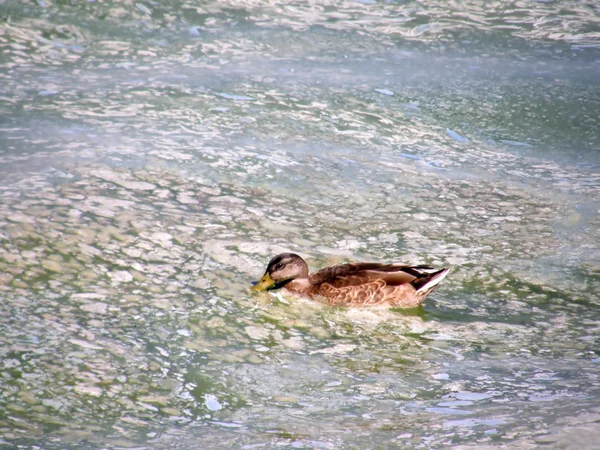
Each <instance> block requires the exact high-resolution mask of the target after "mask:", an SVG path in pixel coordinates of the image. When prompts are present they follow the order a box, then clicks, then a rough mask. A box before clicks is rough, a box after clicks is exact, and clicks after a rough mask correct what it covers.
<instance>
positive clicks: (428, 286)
mask: <svg viewBox="0 0 600 450" xmlns="http://www.w3.org/2000/svg"><path fill="white" fill-rule="evenodd" d="M449 271H450V269H444V271H442V272H440V273H439V274H438V275H436V276H434V277H433V278H432V279H431V280H429V281H428V282H427V283H425V284H424V285H423V286H421V287H420V288H419V290H417V294H424V293H426V292H429V291H431V290H432V289H433V288H434V287H436V286H437V285H438V284H439V283H440V282H441V281H442V280H443V279H444V278H446V275H448V272H449Z"/></svg>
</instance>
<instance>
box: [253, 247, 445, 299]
mask: <svg viewBox="0 0 600 450" xmlns="http://www.w3.org/2000/svg"><path fill="white" fill-rule="evenodd" d="M449 270H450V269H439V270H437V269H434V268H432V267H429V266H405V265H400V264H381V263H368V262H359V263H351V264H340V265H337V266H332V267H326V268H325V269H321V270H319V271H317V272H313V273H311V274H309V273H308V265H307V264H306V262H305V261H304V260H303V259H302V258H301V257H300V256H298V255H296V254H294V253H282V254H280V255H277V256H275V257H274V258H273V259H271V261H269V265H268V266H267V270H266V271H265V274H264V275H263V277H262V278H261V279H260V281H258V282H257V283H256V284H255V285H254V287H253V288H252V289H253V290H254V291H266V290H272V289H280V288H283V289H284V290H285V291H287V292H291V293H294V294H299V295H303V296H307V297H312V298H315V299H317V300H321V301H324V302H325V303H328V304H330V305H336V306H376V305H387V306H391V307H395V308H414V307H417V306H420V305H421V304H422V303H423V301H424V300H425V297H427V296H428V295H429V294H430V293H431V292H432V291H433V290H434V289H435V288H436V286H437V285H438V284H439V283H440V282H441V281H442V280H443V279H444V278H445V277H446V275H447V274H448V271H449Z"/></svg>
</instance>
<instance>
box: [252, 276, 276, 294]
mask: <svg viewBox="0 0 600 450" xmlns="http://www.w3.org/2000/svg"><path fill="white" fill-rule="evenodd" d="M274 285H275V282H274V281H273V279H272V278H271V277H270V276H269V274H268V273H265V274H264V275H263V277H262V278H261V279H260V281H259V282H258V283H256V284H255V285H254V286H253V287H252V290H253V291H266V290H267V289H269V288H270V287H272V286H274Z"/></svg>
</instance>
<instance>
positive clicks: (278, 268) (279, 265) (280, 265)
mask: <svg viewBox="0 0 600 450" xmlns="http://www.w3.org/2000/svg"><path fill="white" fill-rule="evenodd" d="M274 269H275V270H281V269H283V264H281V263H279V264H275V267H274Z"/></svg>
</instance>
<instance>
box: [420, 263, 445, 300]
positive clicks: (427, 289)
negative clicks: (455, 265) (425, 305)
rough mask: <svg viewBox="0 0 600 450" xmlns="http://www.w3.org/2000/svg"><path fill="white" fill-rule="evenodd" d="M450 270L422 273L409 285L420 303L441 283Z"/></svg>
mask: <svg viewBox="0 0 600 450" xmlns="http://www.w3.org/2000/svg"><path fill="white" fill-rule="evenodd" d="M449 271H450V269H441V270H438V271H435V272H429V273H423V274H422V275H421V276H420V277H418V278H417V279H416V280H414V281H413V282H412V283H411V284H412V285H413V287H414V288H415V290H416V293H415V294H416V295H417V297H418V298H420V299H421V301H423V300H425V297H427V296H428V295H429V294H431V293H432V292H433V290H434V289H435V288H436V287H437V285H438V284H440V283H441V281H442V280H443V279H444V278H446V275H448V272H449Z"/></svg>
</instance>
